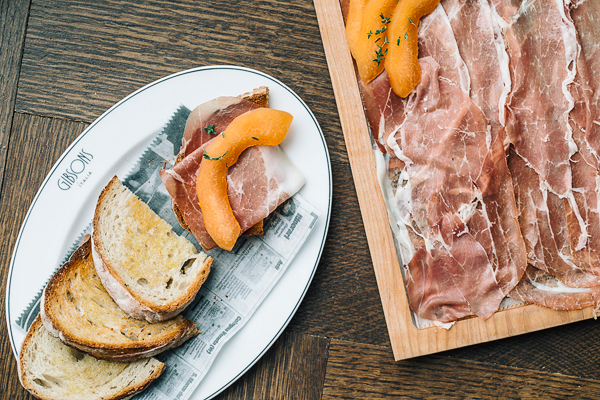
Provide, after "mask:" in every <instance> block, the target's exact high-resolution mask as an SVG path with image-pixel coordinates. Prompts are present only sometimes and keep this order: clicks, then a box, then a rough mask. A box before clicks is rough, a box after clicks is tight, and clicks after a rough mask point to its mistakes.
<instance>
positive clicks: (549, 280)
mask: <svg viewBox="0 0 600 400" xmlns="http://www.w3.org/2000/svg"><path fill="white" fill-rule="evenodd" d="M510 297H511V298H513V299H515V300H520V301H524V302H526V303H530V304H536V305H538V306H542V307H546V308H552V309H554V310H580V309H582V308H586V307H590V306H593V307H598V302H599V300H600V287H598V286H596V287H592V288H582V289H578V288H571V287H568V286H565V284H564V283H562V282H561V281H560V280H558V279H557V278H556V277H554V276H552V275H550V274H548V273H547V272H544V271H542V270H539V269H537V268H535V267H532V266H529V267H528V268H527V271H526V272H525V276H524V277H523V280H522V281H521V282H519V284H518V285H517V287H515V289H514V290H513V291H512V292H511V293H510Z"/></svg>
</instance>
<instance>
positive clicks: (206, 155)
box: [202, 149, 227, 161]
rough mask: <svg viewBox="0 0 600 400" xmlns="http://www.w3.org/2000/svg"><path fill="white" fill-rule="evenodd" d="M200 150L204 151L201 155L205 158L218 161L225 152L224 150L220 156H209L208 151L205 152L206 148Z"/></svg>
mask: <svg viewBox="0 0 600 400" xmlns="http://www.w3.org/2000/svg"><path fill="white" fill-rule="evenodd" d="M202 152H203V153H204V154H202V157H204V158H205V159H206V160H211V161H219V160H220V159H222V158H223V157H225V154H227V152H225V153H223V154H222V155H221V157H210V156H209V155H208V153H207V152H206V149H202Z"/></svg>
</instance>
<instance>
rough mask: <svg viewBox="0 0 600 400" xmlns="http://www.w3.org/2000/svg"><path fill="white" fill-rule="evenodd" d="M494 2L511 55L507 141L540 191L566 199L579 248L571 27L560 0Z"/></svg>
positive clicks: (582, 241) (583, 228)
mask: <svg viewBox="0 0 600 400" xmlns="http://www.w3.org/2000/svg"><path fill="white" fill-rule="evenodd" d="M493 3H494V7H495V10H496V13H497V15H498V16H499V17H500V19H499V24H502V25H503V26H504V28H503V31H502V33H503V35H504V40H505V43H506V45H507V53H508V56H509V58H510V63H509V69H510V77H511V82H512V85H511V92H510V93H509V96H508V101H507V106H506V119H507V121H506V126H507V137H508V140H509V141H510V143H512V144H513V146H514V148H515V151H516V153H517V154H518V155H519V156H520V157H521V158H522V159H523V160H525V162H526V163H527V166H528V167H530V168H533V169H534V170H535V172H536V173H537V174H538V175H539V176H540V178H541V181H540V182H541V183H542V184H543V185H544V186H545V188H543V190H548V191H550V192H552V193H554V194H556V195H557V196H559V197H560V198H561V199H565V200H566V201H567V202H568V203H569V205H570V208H571V209H572V210H573V212H574V215H575V217H576V218H577V223H578V225H579V229H578V232H579V235H578V237H576V238H575V240H576V243H577V245H576V247H575V248H576V249H581V248H582V247H583V246H584V245H585V240H586V238H587V228H586V223H585V221H584V220H583V219H582V218H581V216H580V214H579V208H578V207H577V205H576V202H575V199H574V197H573V190H572V175H571V162H570V159H571V156H572V155H573V154H575V152H576V151H577V145H576V143H575V141H574V140H573V132H572V129H571V126H570V124H569V113H570V111H571V110H572V108H573V105H574V102H573V98H572V95H571V93H570V92H569V90H568V86H569V85H570V84H572V83H573V82H574V79H575V75H576V71H575V65H576V61H577V60H576V58H577V37H576V32H575V29H574V28H573V26H572V24H571V23H570V21H569V20H568V18H567V16H566V13H565V7H564V5H563V3H562V2H560V1H556V0H531V1H522V2H521V1H519V0H502V1H501V0H494V1H493ZM511 172H512V171H511ZM550 218H554V216H553V215H551V216H550ZM557 218H561V217H560V216H558V217H557Z"/></svg>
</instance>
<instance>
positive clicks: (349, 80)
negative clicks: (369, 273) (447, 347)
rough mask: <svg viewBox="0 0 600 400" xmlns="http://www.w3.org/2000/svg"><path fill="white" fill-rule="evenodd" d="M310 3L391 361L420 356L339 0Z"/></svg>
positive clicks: (317, 0) (316, 0)
mask: <svg viewBox="0 0 600 400" xmlns="http://www.w3.org/2000/svg"><path fill="white" fill-rule="evenodd" d="M315 7H316V12H317V19H318V20H319V27H320V29H321V36H322V37H323V44H324V50H325V54H326V56H327V63H328V66H329V73H330V75H331V80H332V84H333V89H334V92H335V96H336V101H337V106H338V112H339V114H340V120H341V123H342V128H343V132H344V139H345V141H346V147H347V150H348V157H349V159H350V165H351V167H352V176H353V178H354V182H355V184H356V187H357V195H358V200H359V204H360V211H361V215H362V219H363V222H364V225H365V231H366V234H367V240H368V243H369V250H370V252H371V258H372V260H373V267H374V269H375V276H376V277H377V284H378V286H379V293H380V295H381V302H382V304H383V310H384V313H385V318H386V322H387V326H388V331H389V335H390V341H391V344H392V348H393V350H394V354H395V356H396V359H400V358H407V357H411V356H414V355H420V354H423V353H421V352H419V351H416V352H415V351H414V350H415V348H414V345H415V344H418V343H415V341H412V342H411V341H405V336H406V334H407V333H408V332H409V331H410V330H411V329H414V326H413V325H412V321H411V319H410V315H407V312H406V311H407V309H406V306H407V300H406V294H405V292H404V284H403V282H402V275H401V273H400V264H399V262H398V257H397V255H396V248H395V246H394V239H393V237H392V232H391V230H390V227H389V223H388V217H387V211H386V209H385V204H384V201H383V196H382V194H381V189H380V187H379V182H378V180H377V172H376V168H375V157H374V155H373V151H372V149H371V140H370V137H369V131H368V128H367V122H366V119H365V115H364V111H363V107H362V101H361V97H360V92H359V89H358V84H357V82H356V77H355V76H354V68H353V67H352V65H353V64H352V58H351V56H350V49H349V48H348V44H347V43H346V38H345V33H344V22H343V18H342V12H341V8H340V3H339V1H338V0H315Z"/></svg>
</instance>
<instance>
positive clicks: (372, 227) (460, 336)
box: [314, 0, 594, 361]
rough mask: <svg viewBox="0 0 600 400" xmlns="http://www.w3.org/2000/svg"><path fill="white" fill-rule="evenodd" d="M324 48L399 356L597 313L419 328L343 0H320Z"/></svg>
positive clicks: (537, 310)
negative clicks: (404, 277) (384, 191)
mask: <svg viewBox="0 0 600 400" xmlns="http://www.w3.org/2000/svg"><path fill="white" fill-rule="evenodd" d="M314 5H315V11H316V14H317V20H318V22H319V29H320V31H321V37H322V40H323V47H324V50H325V56H326V59H327V65H328V68H329V74H330V76H331V81H332V86H333V91H334V94H335V99H336V104H337V108H338V113H339V115H340V122H341V125H342V131H343V134H344V140H345V142H346V148H347V151H348V158H349V160H350V167H351V170H352V176H353V178H354V183H355V186H356V192H357V196H358V202H359V206H360V211H361V214H362V218H363V224H364V226H365V232H366V235H367V242H368V244H369V252H370V254H371V258H372V261H373V268H374V270H375V277H376V280H377V286H378V288H379V293H380V296H381V303H382V306H383V311H384V315H385V320H386V323H387V327H388V332H389V335H390V343H391V345H392V351H393V354H394V359H395V360H396V361H399V360H404V359H407V358H413V357H418V356H422V355H426V354H432V353H437V352H441V351H445V350H451V349H455V348H459V347H464V346H469V345H473V344H478V343H484V342H488V341H492V340H497V339H502V338H506V337H511V336H516V335H520V334H524V333H529V332H534V331H538V330H542V329H546V328H550V327H555V326H559V325H564V324H568V323H571V322H576V321H581V320H583V319H589V318H592V317H594V311H593V309H592V308H591V307H590V308H586V309H584V310H574V311H555V310H550V309H546V308H542V307H538V306H534V305H526V306H521V307H515V308H511V309H508V310H503V311H499V312H497V313H495V314H494V315H492V317H490V318H489V319H487V320H485V321H484V320H482V319H480V318H469V319H465V320H461V321H457V322H456V323H455V324H454V326H453V327H452V328H451V329H449V330H447V329H444V328H437V327H432V328H426V329H417V328H416V327H415V326H414V324H413V322H412V318H411V313H410V311H409V310H410V309H409V306H408V299H407V296H406V290H405V287H404V282H403V280H402V275H401V270H400V268H401V267H400V264H399V261H398V256H397V254H396V249H395V246H394V239H393V236H392V232H391V229H390V226H389V223H388V215H387V210H386V207H385V202H384V200H383V195H382V193H381V189H380V187H379V181H378V179H377V171H376V167H375V157H374V155H373V151H372V147H371V141H370V134H369V130H368V127H367V120H366V116H365V113H364V110H363V107H362V99H361V96H360V91H359V88H358V82H357V81H356V76H355V73H354V67H353V61H352V57H351V55H350V50H349V48H348V44H347V42H346V38H345V32H344V21H343V16H342V11H341V6H340V3H339V0H314Z"/></svg>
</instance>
